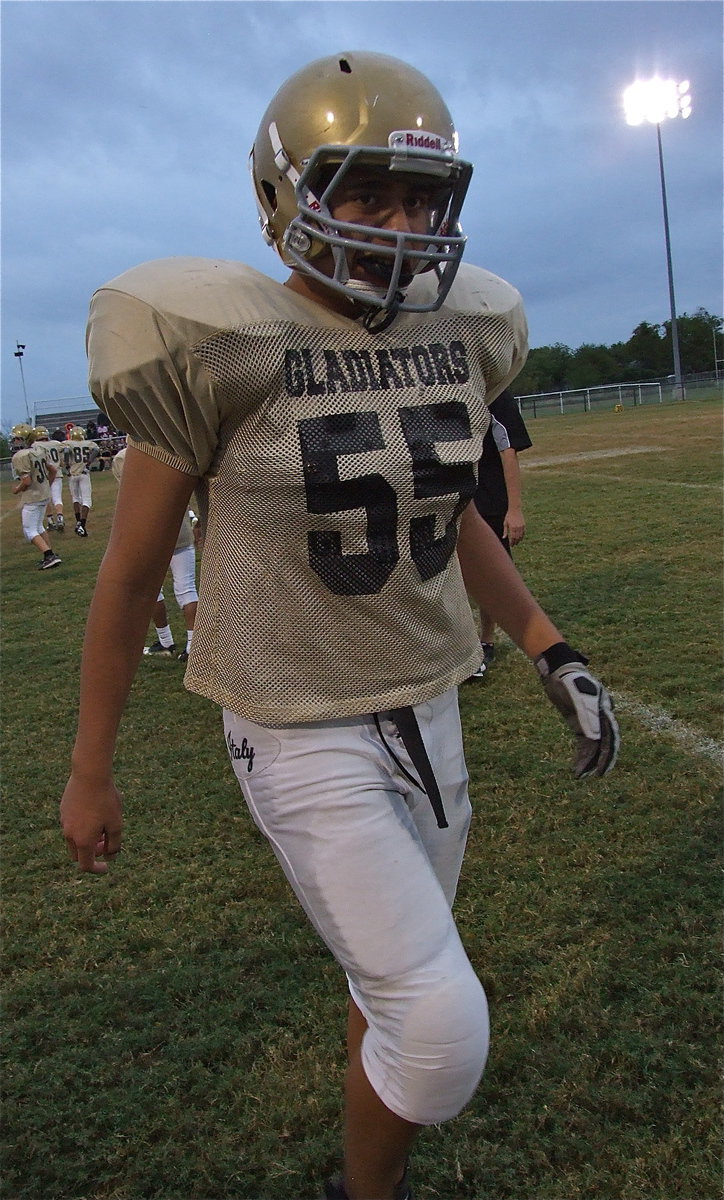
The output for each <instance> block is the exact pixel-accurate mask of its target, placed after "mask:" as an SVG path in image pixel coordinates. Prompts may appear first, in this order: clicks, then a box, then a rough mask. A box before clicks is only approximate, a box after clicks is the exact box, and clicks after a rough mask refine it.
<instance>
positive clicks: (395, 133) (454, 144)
mask: <svg viewBox="0 0 724 1200" xmlns="http://www.w3.org/2000/svg"><path fill="white" fill-rule="evenodd" d="M249 165H250V169H251V175H252V180H253V185H254V191H255V193H256V199H257V205H258V209H259V219H260V222H261V228H262V234H263V236H264V239H265V241H266V242H267V243H268V244H269V245H270V246H275V247H276V249H277V250H278V252H279V254H280V255H281V258H282V260H283V261H284V262H285V263H286V265H287V266H289V267H292V268H295V269H297V270H299V271H302V272H304V273H305V274H306V275H310V276H312V277H314V278H315V279H317V280H318V281H320V282H322V283H324V284H325V285H326V286H327V287H330V288H332V289H334V290H335V291H337V292H342V293H343V294H344V295H346V296H348V297H349V298H350V299H354V300H357V301H359V302H362V303H364V304H368V305H371V306H372V307H373V309H384V310H387V311H388V312H392V313H393V314H394V313H395V312H397V311H398V310H401V311H408V312H431V311H434V310H435V309H437V308H439V307H440V305H441V304H442V303H443V300H444V299H445V296H446V295H447V293H448V291H449V290H450V286H451V284H452V282H453V279H454V277H455V273H456V271H457V269H458V266H459V265H460V260H461V257H462V253H463V249H464V247H465V238H464V236H463V233H462V230H461V228H460V225H459V220H458V218H459V215H460V210H461V208H462V203H463V200H464V198H465V193H466V191H467V188H468V184H469V182H470V176H471V174H472V166H471V165H470V163H468V162H465V161H463V160H462V159H460V158H459V157H458V136H457V133H456V130H455V126H454V124H453V120H452V117H451V116H450V113H449V111H448V109H447V106H446V105H445V103H444V101H443V99H442V97H441V96H440V94H439V92H438V91H437V89H436V88H435V87H433V85H432V84H431V83H430V81H429V80H428V79H427V78H426V77H425V76H424V75H422V74H420V72H419V71H417V70H415V68H414V67H410V66H408V65H407V63H404V62H401V61H400V60H399V59H396V58H391V57H389V56H388V55H385V54H372V53H357V52H355V53H341V54H337V55H333V56H330V57H328V58H320V59H317V60H316V61H315V62H312V63H310V64H309V66H306V67H303V68H302V70H300V71H297V73H296V74H295V75H293V76H292V77H291V79H289V80H287V82H286V83H285V84H283V85H282V87H281V88H280V89H279V91H278V92H277V94H276V95H275V96H274V99H273V100H272V101H271V103H270V104H269V106H268V108H267V110H266V112H265V113H264V116H263V117H262V120H261V124H260V126H259V131H258V133H257V135H256V139H255V141H254V145H253V147H252V150H251V154H250V162H249ZM358 165H364V166H373V167H377V168H379V167H383V168H386V169H387V170H389V171H390V172H393V173H394V174H395V176H396V177H397V178H399V177H401V176H402V177H404V176H403V173H405V172H406V173H407V174H408V177H409V175H410V174H412V175H414V176H416V177H419V176H423V177H425V179H426V181H430V182H431V183H433V184H434V185H435V191H436V194H437V191H438V189H439V191H440V193H441V198H440V201H439V203H438V204H437V207H436V209H435V211H434V213H433V217H432V221H431V228H430V230H429V232H426V233H410V232H407V231H395V230H391V229H386V228H373V227H372V226H369V225H361V224H356V223H350V222H345V221H340V220H336V219H335V218H334V217H333V216H332V213H331V212H330V206H329V201H330V198H331V197H332V194H333V192H334V190H335V188H336V187H337V186H338V185H339V183H340V181H341V180H342V179H343V178H344V176H345V175H346V174H347V172H348V171H349V170H350V169H351V168H353V167H355V166H358ZM348 250H355V251H357V252H360V251H361V252H363V253H365V252H366V253H370V254H374V255H375V256H376V257H377V258H378V259H381V260H383V261H384V264H385V270H384V277H383V283H384V286H383V287H381V288H380V289H378V290H373V291H371V292H366V291H365V292H363V293H360V291H358V290H356V289H355V288H354V286H352V287H350V286H349V279H350V269H349V262H348V259H347V251H348ZM325 251H331V253H332V256H333V260H334V268H333V273H332V274H330V275H328V274H327V273H326V272H324V271H322V270H320V269H319V266H318V265H316V263H315V260H316V259H318V257H319V256H320V255H321V254H322V253H323V252H325ZM403 267H404V270H403ZM430 270H434V271H435V273H436V275H437V278H438V288H437V294H436V296H435V297H434V299H433V300H432V301H431V302H427V303H418V304H414V303H412V302H408V301H407V300H406V298H405V296H404V291H403V286H404V284H403V285H402V286H401V282H400V281H401V279H402V280H404V278H405V276H406V275H407V276H409V275H410V273H413V274H417V273H419V272H421V271H430ZM379 315H380V314H379V313H378V314H377V316H378V317H379ZM373 316H374V312H370V313H368V319H369V318H371V317H373ZM370 327H372V322H370ZM377 327H380V326H379V325H378V326H377ZM382 327H383V326H382Z"/></svg>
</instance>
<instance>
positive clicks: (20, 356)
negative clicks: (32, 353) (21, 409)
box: [15, 342, 32, 425]
mask: <svg viewBox="0 0 724 1200" xmlns="http://www.w3.org/2000/svg"><path fill="white" fill-rule="evenodd" d="M15 345H16V347H17V348H16V350H15V357H16V358H17V360H18V366H19V367H20V381H21V383H22V385H23V399H24V400H25V415H26V416H27V418H28V425H32V421H31V420H30V409H29V408H28V393H27V392H26V390H25V374H24V372H23V353H24V351H25V342H16V343H15Z"/></svg>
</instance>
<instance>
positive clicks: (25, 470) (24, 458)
mask: <svg viewBox="0 0 724 1200" xmlns="http://www.w3.org/2000/svg"><path fill="white" fill-rule="evenodd" d="M10 469H11V471H12V474H13V478H14V479H22V477H23V475H30V473H31V471H32V462H31V459H30V451H29V450H18V451H16V453H15V454H13V457H12V460H11V463H10Z"/></svg>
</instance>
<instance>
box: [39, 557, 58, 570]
mask: <svg viewBox="0 0 724 1200" xmlns="http://www.w3.org/2000/svg"><path fill="white" fill-rule="evenodd" d="M62 561H63V560H62V558H58V555H57V554H50V555H49V556H48V557H47V558H43V559H42V560H41V562H40V563H38V570H40V571H49V570H50V568H51V567H59V566H60V564H61V563H62Z"/></svg>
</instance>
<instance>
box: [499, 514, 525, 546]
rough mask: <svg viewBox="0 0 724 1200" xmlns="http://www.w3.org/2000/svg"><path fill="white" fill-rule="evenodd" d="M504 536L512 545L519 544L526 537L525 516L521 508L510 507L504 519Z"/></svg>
mask: <svg viewBox="0 0 724 1200" xmlns="http://www.w3.org/2000/svg"><path fill="white" fill-rule="evenodd" d="M503 537H507V539H508V541H509V542H510V544H511V546H517V545H518V543H519V542H522V541H523V538H524V537H525V518H524V517H523V513H522V511H521V509H519V508H509V509H508V511H507V513H506V514H505V519H504V520H503Z"/></svg>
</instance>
